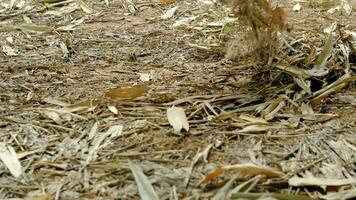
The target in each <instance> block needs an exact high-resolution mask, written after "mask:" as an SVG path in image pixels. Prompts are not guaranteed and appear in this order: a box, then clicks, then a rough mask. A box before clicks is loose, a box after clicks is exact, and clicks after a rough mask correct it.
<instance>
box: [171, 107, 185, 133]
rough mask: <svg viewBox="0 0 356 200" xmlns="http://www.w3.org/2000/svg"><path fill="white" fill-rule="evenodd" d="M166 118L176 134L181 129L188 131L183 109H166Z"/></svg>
mask: <svg viewBox="0 0 356 200" xmlns="http://www.w3.org/2000/svg"><path fill="white" fill-rule="evenodd" d="M167 118H168V122H169V124H170V125H171V126H172V127H173V130H174V131H175V132H176V133H179V132H180V131H181V130H182V129H185V130H186V131H189V123H188V119H187V116H186V115H185V112H184V109H183V108H178V107H174V106H173V107H171V108H168V109H167Z"/></svg>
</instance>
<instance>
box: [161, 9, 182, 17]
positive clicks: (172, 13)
mask: <svg viewBox="0 0 356 200" xmlns="http://www.w3.org/2000/svg"><path fill="white" fill-rule="evenodd" d="M178 8H179V6H174V7H173V8H171V9H169V10H167V11H166V12H165V13H164V14H163V15H161V19H169V18H172V17H173V16H174V14H175V13H176V11H177V10H178Z"/></svg>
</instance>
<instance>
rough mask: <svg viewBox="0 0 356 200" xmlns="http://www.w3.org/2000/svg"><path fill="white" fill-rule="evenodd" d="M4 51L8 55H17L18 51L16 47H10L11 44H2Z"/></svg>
mask: <svg viewBox="0 0 356 200" xmlns="http://www.w3.org/2000/svg"><path fill="white" fill-rule="evenodd" d="M2 51H3V52H4V53H5V55H7V56H17V55H18V53H17V52H16V50H15V49H13V48H12V47H10V46H9V45H6V44H4V45H2Z"/></svg>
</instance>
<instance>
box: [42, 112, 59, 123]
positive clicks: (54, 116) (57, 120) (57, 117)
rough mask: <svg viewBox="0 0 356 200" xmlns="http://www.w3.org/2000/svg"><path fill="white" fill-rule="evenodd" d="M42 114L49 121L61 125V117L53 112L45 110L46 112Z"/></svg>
mask: <svg viewBox="0 0 356 200" xmlns="http://www.w3.org/2000/svg"><path fill="white" fill-rule="evenodd" d="M43 114H45V115H47V117H49V118H50V119H52V120H53V121H55V122H56V123H57V124H61V123H62V120H61V117H60V116H59V114H58V113H57V112H55V111H52V110H47V109H46V110H43Z"/></svg>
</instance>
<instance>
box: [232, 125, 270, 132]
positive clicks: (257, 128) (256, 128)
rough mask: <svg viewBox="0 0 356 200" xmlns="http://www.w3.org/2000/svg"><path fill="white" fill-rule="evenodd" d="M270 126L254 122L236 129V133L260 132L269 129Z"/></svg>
mask: <svg viewBox="0 0 356 200" xmlns="http://www.w3.org/2000/svg"><path fill="white" fill-rule="evenodd" d="M271 128H272V127H271V126H267V125H264V124H254V125H250V126H246V127H245V128H243V129H242V130H239V131H237V133H260V132H265V131H268V130H270V129H271Z"/></svg>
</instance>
